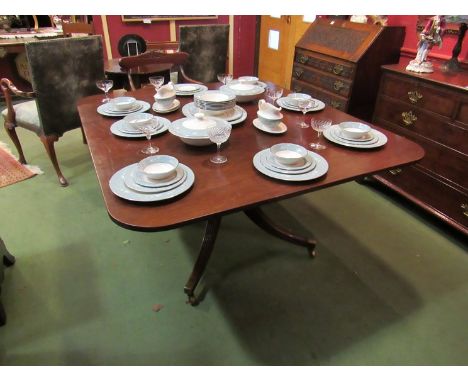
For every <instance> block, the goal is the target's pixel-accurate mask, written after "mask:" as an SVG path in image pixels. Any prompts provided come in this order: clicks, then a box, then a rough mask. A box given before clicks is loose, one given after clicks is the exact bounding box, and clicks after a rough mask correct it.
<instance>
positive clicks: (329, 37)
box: [291, 19, 404, 120]
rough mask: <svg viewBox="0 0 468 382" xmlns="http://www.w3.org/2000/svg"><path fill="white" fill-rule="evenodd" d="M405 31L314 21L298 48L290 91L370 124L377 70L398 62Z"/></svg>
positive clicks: (336, 21)
mask: <svg viewBox="0 0 468 382" xmlns="http://www.w3.org/2000/svg"><path fill="white" fill-rule="evenodd" d="M403 39H404V28H402V27H382V26H377V25H367V24H358V23H352V22H349V21H343V20H328V19H317V20H316V21H315V22H314V23H313V24H311V26H310V27H309V29H308V30H307V31H306V32H305V34H304V35H303V36H302V38H301V39H300V40H299V42H298V43H297V44H296V49H295V54H294V65H293V70H292V79H291V89H292V90H293V91H296V92H304V93H308V94H310V95H312V96H313V97H315V98H318V99H320V100H322V101H323V102H325V103H326V104H328V105H330V106H333V107H335V108H337V109H339V110H342V111H345V112H348V113H349V114H352V115H354V116H356V117H359V118H362V119H366V120H370V118H371V117H372V111H373V108H374V102H375V97H376V95H377V90H378V84H379V78H380V67H381V65H383V64H390V63H396V62H398V59H399V57H400V47H401V46H402V44H403Z"/></svg>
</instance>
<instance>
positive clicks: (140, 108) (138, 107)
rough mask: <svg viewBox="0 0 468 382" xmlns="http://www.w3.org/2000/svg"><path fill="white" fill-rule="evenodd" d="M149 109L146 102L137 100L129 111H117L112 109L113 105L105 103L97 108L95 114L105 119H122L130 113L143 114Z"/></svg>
mask: <svg viewBox="0 0 468 382" xmlns="http://www.w3.org/2000/svg"><path fill="white" fill-rule="evenodd" d="M150 107H151V105H150V104H149V103H148V102H145V101H139V100H137V101H136V102H135V105H134V106H132V108H131V109H128V110H118V109H116V108H115V107H114V105H112V102H107V103H105V104H102V105H100V106H98V108H97V112H98V113H99V114H101V115H105V116H106V117H124V116H126V115H128V114H131V113H136V112H139V113H143V112H145V111H147V110H149V109H150Z"/></svg>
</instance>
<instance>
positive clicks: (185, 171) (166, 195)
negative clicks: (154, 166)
mask: <svg viewBox="0 0 468 382" xmlns="http://www.w3.org/2000/svg"><path fill="white" fill-rule="evenodd" d="M194 181H195V174H194V173H193V171H192V170H191V169H190V168H189V167H187V166H186V165H184V164H181V163H179V165H178V166H177V171H176V175H175V176H174V177H172V178H170V179H167V178H166V179H161V180H153V179H149V178H148V177H146V176H145V175H144V174H143V173H142V172H141V171H139V170H138V163H134V164H131V165H130V166H127V167H124V168H122V169H121V170H119V171H117V172H116V173H115V174H114V175H112V178H111V179H110V180H109V187H110V189H111V190H112V192H113V193H114V194H115V195H117V196H119V197H121V198H123V199H126V200H131V201H134V202H156V201H161V200H167V199H171V198H174V197H176V196H178V195H180V194H182V193H184V192H185V191H187V190H188V189H189V188H190V187H191V186H192V185H193V183H194Z"/></svg>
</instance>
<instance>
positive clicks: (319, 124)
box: [310, 119, 332, 150]
mask: <svg viewBox="0 0 468 382" xmlns="http://www.w3.org/2000/svg"><path fill="white" fill-rule="evenodd" d="M331 124H332V121H331V120H330V119H311V120H310V126H311V127H312V129H314V130H315V131H316V132H317V141H318V142H316V143H311V144H310V147H311V148H313V149H315V150H323V149H326V148H327V146H325V145H322V144H321V143H320V135H321V134H322V132H324V131H325V130H327V129H328V128H330V126H331Z"/></svg>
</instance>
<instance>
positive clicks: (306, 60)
mask: <svg viewBox="0 0 468 382" xmlns="http://www.w3.org/2000/svg"><path fill="white" fill-rule="evenodd" d="M294 61H295V62H297V63H299V64H302V65H307V66H310V67H312V68H314V69H316V70H320V71H322V72H325V73H330V74H335V75H336V76H340V77H344V78H348V79H350V80H351V79H353V77H354V73H355V71H356V66H355V65H354V64H352V63H349V62H347V61H342V60H337V59H335V58H332V57H328V56H325V55H321V54H318V53H312V52H308V51H306V50H302V49H296V52H295V55H294Z"/></svg>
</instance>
